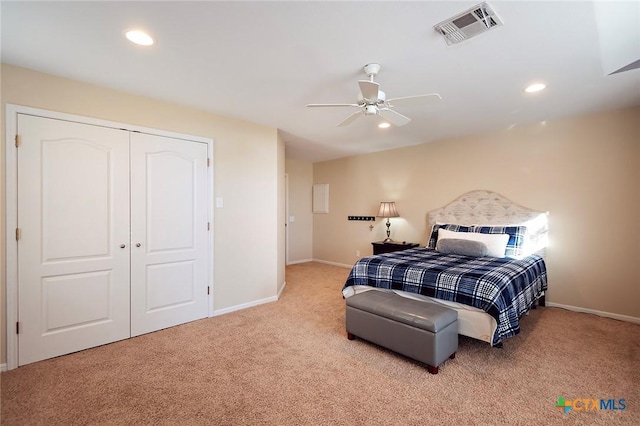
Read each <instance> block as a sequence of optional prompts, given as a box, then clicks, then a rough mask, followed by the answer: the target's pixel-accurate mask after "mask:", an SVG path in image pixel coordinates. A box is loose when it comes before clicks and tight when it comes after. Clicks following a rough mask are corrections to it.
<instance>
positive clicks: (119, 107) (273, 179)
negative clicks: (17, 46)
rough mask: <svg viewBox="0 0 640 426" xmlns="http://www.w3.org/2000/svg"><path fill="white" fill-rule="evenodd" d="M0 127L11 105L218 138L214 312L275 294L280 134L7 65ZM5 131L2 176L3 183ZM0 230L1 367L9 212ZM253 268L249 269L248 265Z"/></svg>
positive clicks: (278, 255) (0, 149)
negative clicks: (221, 203) (219, 204)
mask: <svg viewBox="0 0 640 426" xmlns="http://www.w3.org/2000/svg"><path fill="white" fill-rule="evenodd" d="M1 72H2V85H1V90H2V92H1V94H2V99H1V100H2V122H3V123H4V120H5V105H6V104H7V103H10V104H16V105H24V106H29V107H34V108H41V109H48V110H53V111H59V112H64V113H70V114H77V115H82V116H88V117H94V118H99V119H104V120H111V121H116V122H120V123H125V124H133V125H137V126H144V127H150V128H157V129H161V130H167V131H173V132H179V133H184V134H190V135H195V136H203V137H208V138H212V139H214V179H215V196H216V197H223V199H224V207H223V208H216V209H215V210H214V227H213V229H214V238H215V247H214V307H215V310H221V309H225V308H231V307H235V306H238V305H242V304H246V303H251V302H254V301H258V300H262V299H266V298H271V297H274V296H275V295H276V292H277V288H278V278H279V275H284V272H279V271H284V269H283V268H284V265H282V266H279V265H277V263H278V262H279V261H281V259H282V262H283V259H284V254H283V253H281V251H282V250H283V246H282V248H281V247H280V244H279V238H278V229H277V227H275V226H274V224H275V223H277V221H278V214H279V208H280V209H281V207H279V205H278V202H279V200H280V197H279V196H278V194H279V191H282V190H281V189H279V188H278V186H279V185H282V183H283V178H282V179H281V176H284V161H283V159H284V146H283V144H282V142H281V141H280V142H279V141H278V136H277V130H276V129H274V128H269V127H265V126H259V125H256V124H253V123H249V122H246V121H242V120H236V119H230V118H225V117H221V116H217V115H214V114H211V113H207V112H205V111H200V110H196V109H191V108H187V107H184V106H180V105H177V104H171V103H167V102H162V101H158V100H153V99H149V98H144V97H140V96H134V95H130V94H127V93H123V92H118V91H115V90H110V89H105V88H101V87H98V86H93V85H89V84H85V83H81V82H78V81H72V80H68V79H64V78H59V77H55V76H51V75H47V74H42V73H38V72H34V71H30V70H26V69H24V68H18V67H14V66H9V65H4V64H3V65H2V71H1ZM4 135H5V132H4V125H3V130H2V136H3V138H2V140H3V142H2V146H1V147H0V176H2V177H3V180H4V173H5V172H4V153H5V145H4V143H5V142H4ZM2 191H3V192H2V196H1V197H0V203H2V204H0V212H1V214H2V226H1V228H0V232H1V235H0V247H1V249H0V250H1V255H2V256H1V259H2V270H3V273H2V286H1V289H2V302H0V306H2V308H3V315H2V316H1V323H0V330H2V338H1V342H2V343H1V344H2V362H5V360H6V351H5V347H6V346H5V344H6V328H5V324H4V300H6V293H5V291H6V282H5V280H6V277H5V273H4V271H5V266H6V265H5V254H4V247H5V235H4V230H5V218H6V214H5V206H4V185H3V186H2ZM247 262H250V267H247V266H248V264H247Z"/></svg>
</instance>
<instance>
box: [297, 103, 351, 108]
mask: <svg viewBox="0 0 640 426" xmlns="http://www.w3.org/2000/svg"><path fill="white" fill-rule="evenodd" d="M306 106H307V107H310V108H317V107H357V106H360V105H358V104H307V105H306Z"/></svg>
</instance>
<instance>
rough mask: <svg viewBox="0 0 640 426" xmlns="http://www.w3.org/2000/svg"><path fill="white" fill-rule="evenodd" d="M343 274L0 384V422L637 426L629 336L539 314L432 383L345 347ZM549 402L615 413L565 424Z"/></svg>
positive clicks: (572, 415) (606, 322)
mask: <svg viewBox="0 0 640 426" xmlns="http://www.w3.org/2000/svg"><path fill="white" fill-rule="evenodd" d="M347 273H348V270H346V269H343V268H339V267H333V266H329V265H323V264H318V263H307V264H300V265H293V266H289V267H287V276H286V280H287V286H286V288H285V290H284V292H283V294H282V297H281V299H280V300H279V301H278V302H274V303H270V304H266V305H261V306H258V307H254V308H250V309H246V310H243V311H238V312H234V313H230V314H227V315H222V316H219V317H214V318H209V319H204V320H200V321H195V322H192V323H189V324H185V325H182V326H179V327H173V328H170V329H167V330H162V331H159V332H155V333H151V334H147V335H144V336H140V337H136V338H133V339H129V340H125V341H121V342H117V343H113V344H110V345H105V346H101V347H98V348H94V349H90V350H86V351H82V352H78V353H75V354H71V355H67V356H62V357H59V358H55V359H50V360H47V361H42V362H38V363H34V364H30V365H27V366H24V367H20V368H18V369H15V370H12V371H9V372H5V373H2V375H1V389H2V394H1V406H0V413H1V415H2V422H1V423H2V424H3V425H54V424H61V425H76V424H77V425H80V424H82V425H92V424H113V425H134V424H153V425H197V424H202V425H205V424H206V425H441V424H454V425H493V424H495V425H546V424H549V425H555V424H559V425H567V424H570V425H573V424H583V425H592V424H595V425H599V424H602V425H612V424H613V425H615V424H620V425H622V424H626V425H638V424H640V326H638V325H635V324H631V323H626V322H621V321H616V320H612V319H606V318H601V317H598V316H595V315H588V314H580V313H575V312H569V311H565V310H562V309H557V308H540V309H537V310H534V311H532V312H531V313H530V315H529V316H527V317H525V318H524V319H523V320H522V323H521V325H522V332H521V333H520V334H519V335H518V336H516V337H514V338H511V339H509V340H507V341H506V342H505V344H504V348H503V349H495V348H491V347H489V345H488V344H486V343H482V342H479V341H475V340H472V339H468V338H464V337H461V339H460V347H459V350H458V354H457V356H456V358H455V359H454V360H449V361H447V362H446V363H445V364H444V365H443V366H442V367H441V368H440V373H439V374H437V375H431V374H428V373H427V371H426V370H425V368H424V367H423V366H422V365H420V364H417V363H415V362H413V361H411V360H409V359H406V358H404V357H401V356H398V355H395V354H393V353H391V352H389V351H386V350H384V349H382V348H380V347H377V346H374V345H371V344H368V343H366V342H364V341H361V340H355V341H349V340H347V338H346V335H345V331H344V311H345V308H344V300H343V299H342V297H341V293H340V290H341V288H342V285H343V283H344V280H345V277H346V275H347ZM239 291H242V290H241V289H239ZM560 396H562V397H564V398H565V399H568V400H572V399H575V398H590V399H601V398H604V399H615V400H618V399H625V402H626V407H627V408H626V410H617V411H604V410H600V411H587V412H585V411H576V410H572V411H570V412H569V413H567V414H564V413H562V412H560V411H559V410H558V409H557V408H556V407H555V404H556V401H557V399H558V397H560Z"/></svg>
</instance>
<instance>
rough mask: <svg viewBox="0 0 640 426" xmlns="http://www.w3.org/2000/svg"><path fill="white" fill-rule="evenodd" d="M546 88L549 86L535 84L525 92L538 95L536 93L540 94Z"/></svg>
mask: <svg viewBox="0 0 640 426" xmlns="http://www.w3.org/2000/svg"><path fill="white" fill-rule="evenodd" d="M546 87H547V85H546V84H544V83H534V84H531V85H529V86H527V88H526V89H524V91H525V92H527V93H536V92H539V91H541V90H544V89H545V88H546Z"/></svg>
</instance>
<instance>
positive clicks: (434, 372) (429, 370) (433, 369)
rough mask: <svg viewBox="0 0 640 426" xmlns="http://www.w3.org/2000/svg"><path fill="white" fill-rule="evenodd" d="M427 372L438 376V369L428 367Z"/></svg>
mask: <svg viewBox="0 0 640 426" xmlns="http://www.w3.org/2000/svg"><path fill="white" fill-rule="evenodd" d="M427 371H428V372H429V373H431V374H438V367H433V366H431V365H427Z"/></svg>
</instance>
